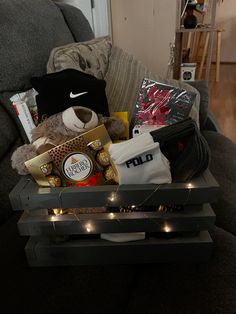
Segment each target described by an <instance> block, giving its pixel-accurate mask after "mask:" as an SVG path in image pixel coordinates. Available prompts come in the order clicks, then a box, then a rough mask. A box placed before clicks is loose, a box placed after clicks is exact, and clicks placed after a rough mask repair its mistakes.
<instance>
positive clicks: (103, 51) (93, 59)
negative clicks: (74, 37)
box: [47, 38, 111, 79]
mask: <svg viewBox="0 0 236 314" xmlns="http://www.w3.org/2000/svg"><path fill="white" fill-rule="evenodd" d="M110 53H111V43H110V41H109V40H108V38H103V39H93V40H90V41H87V42H81V43H71V44H69V45H65V46H62V47H57V48H54V49H53V50H52V51H51V54H50V57H49V60H48V64H47V72H48V73H52V72H58V71H61V70H64V69H68V68H70V69H76V70H79V71H81V72H84V73H87V74H90V75H93V76H95V77H96V78H98V79H103V78H104V76H105V75H106V72H107V68H108V61H109V57H110Z"/></svg>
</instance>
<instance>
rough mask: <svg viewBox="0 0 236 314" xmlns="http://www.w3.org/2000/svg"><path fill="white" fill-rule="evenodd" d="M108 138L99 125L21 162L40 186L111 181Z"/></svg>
mask: <svg viewBox="0 0 236 314" xmlns="http://www.w3.org/2000/svg"><path fill="white" fill-rule="evenodd" d="M110 144H111V139H110V137H109V135H108V133H107V130H106V128H105V126H104V125H100V126H98V127H96V128H94V129H93V130H90V131H88V132H86V133H84V134H82V135H80V136H77V137H75V138H73V139H71V140H69V141H67V142H65V143H63V144H61V145H58V146H56V147H54V148H52V149H50V150H48V151H47V152H45V153H43V154H41V155H38V156H37V157H34V158H32V159H30V160H28V161H26V162H25V165H26V167H27V168H28V170H29V171H30V173H31V174H32V176H33V177H34V179H35V181H36V182H37V183H38V184H39V185H40V186H51V187H58V186H71V185H76V186H95V185H104V184H113V183H114V182H115V181H114V180H115V177H116V170H115V168H114V167H113V165H112V164H110V157H109V153H108V146H109V145H110Z"/></svg>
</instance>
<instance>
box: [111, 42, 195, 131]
mask: <svg viewBox="0 0 236 314" xmlns="http://www.w3.org/2000/svg"><path fill="white" fill-rule="evenodd" d="M144 78H149V79H152V80H155V81H158V82H160V83H164V84H168V85H172V86H175V87H178V88H180V89H185V90H187V91H191V92H194V93H196V98H195V101H194V104H193V106H192V109H191V112H190V117H192V118H193V120H195V121H196V123H197V125H198V126H199V104H200V95H199V92H198V91H197V90H196V89H195V88H194V87H192V86H190V85H189V84H186V83H185V82H181V81H177V80H170V79H164V78H162V77H160V76H158V75H157V74H153V73H152V72H151V71H149V70H148V69H147V68H146V67H145V66H144V65H143V64H142V63H141V62H140V61H138V60H137V59H135V58H134V56H132V55H129V54H128V53H126V52H124V51H123V50H122V49H121V48H118V47H112V51H111V56H110V59H109V66H108V71H107V74H106V76H105V80H106V82H107V87H106V92H107V99H108V103H109V109H110V112H113V111H128V114H129V120H130V121H131V120H132V116H133V113H134V109H135V104H136V101H137V98H138V91H139V88H140V86H141V83H142V80H143V79H144Z"/></svg>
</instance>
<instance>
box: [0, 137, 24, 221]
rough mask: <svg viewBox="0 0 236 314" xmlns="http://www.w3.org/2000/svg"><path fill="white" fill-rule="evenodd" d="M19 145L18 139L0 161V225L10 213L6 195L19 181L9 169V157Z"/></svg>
mask: <svg viewBox="0 0 236 314" xmlns="http://www.w3.org/2000/svg"><path fill="white" fill-rule="evenodd" d="M19 145H22V142H21V140H20V139H19V138H18V139H17V140H16V141H15V142H14V143H13V144H12V145H11V147H10V148H9V149H8V151H7V152H5V154H4V156H2V158H1V159H0V161H1V162H0V174H1V178H0V224H1V223H2V222H4V221H5V220H7V218H8V217H9V216H10V215H11V213H12V209H11V204H10V200H9V197H8V194H9V193H10V191H11V190H12V189H13V187H14V186H15V185H16V183H17V182H18V181H19V179H20V176H19V175H18V174H17V173H16V171H14V170H13V169H12V167H11V156H12V154H13V152H14V150H15V149H16V148H17V147H18V146H19Z"/></svg>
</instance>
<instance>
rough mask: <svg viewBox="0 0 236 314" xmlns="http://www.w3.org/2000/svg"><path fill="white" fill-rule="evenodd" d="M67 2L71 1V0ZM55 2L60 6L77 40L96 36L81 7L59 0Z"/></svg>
mask: <svg viewBox="0 0 236 314" xmlns="http://www.w3.org/2000/svg"><path fill="white" fill-rule="evenodd" d="M65 2H67V3H69V1H65ZM70 2H72V1H70ZM55 3H56V5H57V6H58V7H59V8H60V10H61V12H62V14H63V16H64V19H65V22H66V24H67V25H68V27H69V29H70V31H71V33H72V35H73V37H74V40H75V41H76V42H81V41H85V40H90V39H92V38H94V34H93V31H92V28H91V26H90V25H89V22H88V20H87V19H86V17H85V16H84V15H83V13H82V12H81V11H80V10H79V9H77V8H76V7H74V6H73V5H68V4H67V3H63V2H59V1H57V2H55Z"/></svg>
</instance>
